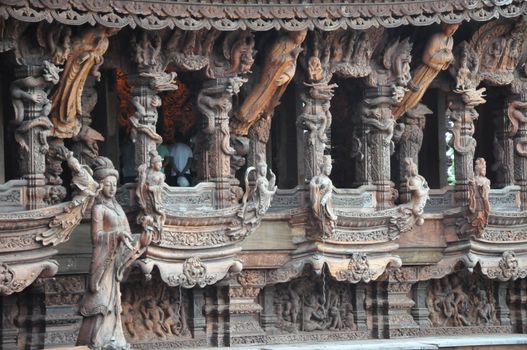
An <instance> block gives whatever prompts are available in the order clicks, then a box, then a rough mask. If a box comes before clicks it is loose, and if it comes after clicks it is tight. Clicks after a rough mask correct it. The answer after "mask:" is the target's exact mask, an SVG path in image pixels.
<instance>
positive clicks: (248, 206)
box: [239, 161, 278, 224]
mask: <svg viewBox="0 0 527 350" xmlns="http://www.w3.org/2000/svg"><path fill="white" fill-rule="evenodd" d="M252 171H255V172H256V183H255V186H254V188H252V187H251V186H250V184H249V174H250V173H251V172H252ZM269 173H270V174H271V178H270V179H267V164H266V163H265V162H264V161H259V162H258V164H257V165H256V168H255V167H249V168H247V170H246V171H245V193H244V195H243V198H242V209H241V211H240V214H239V215H241V216H242V217H243V219H244V222H245V223H249V224H256V223H257V222H258V219H259V218H261V217H262V216H263V215H264V214H265V213H266V212H267V209H269V207H270V206H271V201H272V200H273V196H274V194H275V193H276V190H277V188H278V187H277V186H276V185H275V183H276V175H275V174H274V173H273V171H272V170H271V169H269ZM250 212H254V216H253V217H251V215H250V214H249V213H250Z"/></svg>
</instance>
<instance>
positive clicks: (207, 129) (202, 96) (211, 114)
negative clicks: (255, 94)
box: [197, 78, 265, 208]
mask: <svg viewBox="0 0 527 350" xmlns="http://www.w3.org/2000/svg"><path fill="white" fill-rule="evenodd" d="M238 83H239V81H238V80H237V78H217V79H213V80H207V81H205V82H204V83H203V87H202V89H201V91H200V93H199V95H198V99H197V105H198V109H199V111H200V112H201V114H202V117H203V123H202V125H203V127H202V128H201V130H200V131H199V135H198V141H199V145H200V148H201V150H200V151H199V154H198V155H197V161H198V169H197V172H198V178H199V179H200V180H202V181H212V182H214V183H215V184H216V198H215V205H216V207H217V208H224V207H226V206H228V205H229V204H230V202H231V191H230V187H231V182H230V179H231V168H230V162H231V156H232V154H234V149H232V148H231V146H230V131H229V112H230V110H231V108H232V95H233V93H234V91H237V90H238V88H237V87H233V84H238ZM240 85H241V84H240ZM252 141H253V138H251V143H252ZM263 147H265V144H263ZM253 150H254V148H250V151H249V156H248V158H249V160H250V159H251V152H252V151H253ZM264 154H265V153H264ZM249 165H252V164H251V163H250V162H249Z"/></svg>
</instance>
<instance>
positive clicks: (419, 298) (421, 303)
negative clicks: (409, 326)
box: [411, 281, 432, 328]
mask: <svg viewBox="0 0 527 350" xmlns="http://www.w3.org/2000/svg"><path fill="white" fill-rule="evenodd" d="M428 284H429V281H419V282H417V283H416V284H414V286H413V299H414V301H415V304H414V306H413V307H412V311H411V312H412V316H413V317H414V320H415V322H417V324H418V325H419V328H428V327H431V326H432V323H431V322H430V318H429V316H430V312H429V311H428V307H427V306H426V292H427V289H428Z"/></svg>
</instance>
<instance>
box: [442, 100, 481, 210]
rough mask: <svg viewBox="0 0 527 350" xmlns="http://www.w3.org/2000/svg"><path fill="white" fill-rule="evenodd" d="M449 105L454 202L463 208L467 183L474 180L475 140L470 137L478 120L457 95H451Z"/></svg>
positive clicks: (475, 113)
mask: <svg viewBox="0 0 527 350" xmlns="http://www.w3.org/2000/svg"><path fill="white" fill-rule="evenodd" d="M449 103H450V105H449V109H448V110H447V115H448V117H449V120H450V122H451V126H450V132H451V133H452V135H453V137H452V139H451V141H450V144H451V146H452V147H453V149H454V165H455V173H456V184H455V200H456V204H457V205H459V206H465V205H467V204H468V197H469V181H470V180H472V179H473V178H474V152H475V151H476V140H475V139H474V138H473V137H472V136H473V135H474V120H476V119H477V118H478V112H476V109H475V108H474V106H469V105H467V104H465V103H464V102H463V100H462V98H461V96H460V95H458V94H451V95H450V96H449Z"/></svg>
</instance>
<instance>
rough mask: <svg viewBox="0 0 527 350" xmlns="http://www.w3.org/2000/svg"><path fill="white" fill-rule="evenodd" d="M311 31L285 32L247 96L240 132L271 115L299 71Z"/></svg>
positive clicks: (239, 116) (236, 129) (240, 115)
mask: <svg viewBox="0 0 527 350" xmlns="http://www.w3.org/2000/svg"><path fill="white" fill-rule="evenodd" d="M306 34H307V31H306V30H303V31H299V32H288V33H287V34H285V35H281V36H280V37H279V38H278V39H277V40H276V42H275V43H274V44H273V45H272V47H271V48H270V49H269V51H268V54H267V56H266V58H265V62H264V65H263V68H262V75H261V77H260V80H259V81H258V84H257V85H256V87H255V88H254V89H253V90H252V91H251V93H250V94H249V96H248V97H247V98H246V99H245V101H244V103H243V105H242V106H241V107H240V110H239V112H238V114H237V115H235V117H236V119H237V123H236V124H237V125H235V127H234V133H235V134H236V135H247V133H248V131H249V129H250V127H251V126H252V125H253V124H254V123H256V122H257V121H258V119H260V118H261V117H262V115H271V114H272V112H273V110H274V108H275V107H276V105H277V104H278V101H279V100H280V97H282V95H283V93H284V92H285V89H286V88H287V85H288V83H289V82H290V81H291V79H292V78H293V76H294V74H295V71H296V61H297V57H298V55H299V53H300V51H302V49H301V48H300V45H301V44H302V42H303V41H304V39H305V38H306Z"/></svg>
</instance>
